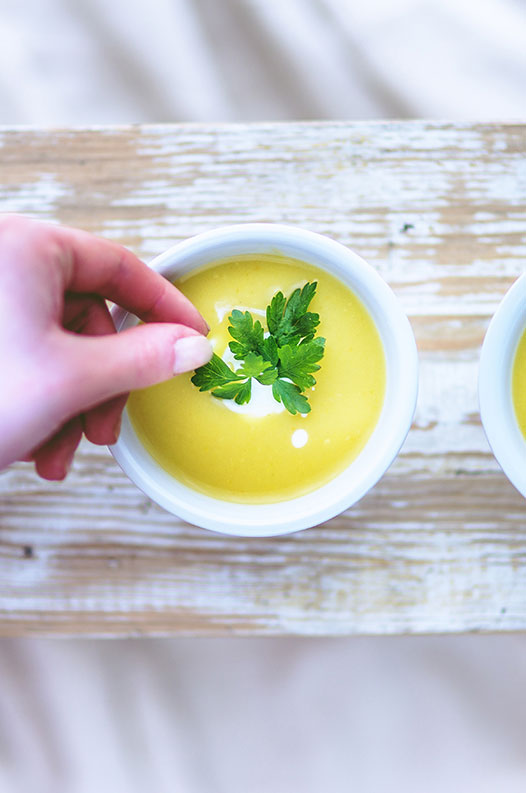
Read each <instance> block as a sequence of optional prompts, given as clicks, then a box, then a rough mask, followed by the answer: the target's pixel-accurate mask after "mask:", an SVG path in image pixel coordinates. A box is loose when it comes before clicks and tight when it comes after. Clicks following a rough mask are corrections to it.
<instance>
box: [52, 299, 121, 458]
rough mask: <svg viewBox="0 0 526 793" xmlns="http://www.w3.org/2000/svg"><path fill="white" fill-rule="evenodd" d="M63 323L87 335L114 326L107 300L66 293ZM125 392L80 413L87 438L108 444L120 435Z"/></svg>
mask: <svg viewBox="0 0 526 793" xmlns="http://www.w3.org/2000/svg"><path fill="white" fill-rule="evenodd" d="M63 322H64V326H65V327H66V328H68V329H69V330H73V331H77V332H82V333H85V334H86V335H88V336H105V335H107V334H112V333H115V326H114V324H113V320H112V318H111V315H110V312H109V311H108V307H107V306H106V303H105V302H104V301H103V300H102V299H101V298H98V297H94V296H91V295H89V296H85V295H71V294H69V295H68V298H67V300H66V304H65V307H64V317H63ZM127 397H128V395H127V394H123V395H122V396H119V397H115V398H114V399H110V400H108V401H107V402H103V403H102V404H101V405H97V406H96V407H94V408H92V409H91V410H88V411H87V412H86V413H85V414H84V415H83V416H82V424H83V427H84V433H85V435H86V437H87V439H88V440H89V441H91V442H92V443H96V444H99V445H101V446H104V445H106V444H107V445H111V444H113V443H115V442H116V440H117V438H118V436H119V430H120V423H121V414H122V411H123V409H124V406H125V404H126V400H127Z"/></svg>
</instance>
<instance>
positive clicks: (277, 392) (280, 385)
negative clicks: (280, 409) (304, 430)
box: [272, 378, 310, 416]
mask: <svg viewBox="0 0 526 793" xmlns="http://www.w3.org/2000/svg"><path fill="white" fill-rule="evenodd" d="M272 395H273V397H274V399H275V400H276V402H283V404H284V406H285V407H286V408H287V410H288V411H289V413H292V415H293V416H295V415H296V413H303V414H305V413H310V405H309V401H308V399H307V397H306V396H304V395H303V394H302V393H301V391H300V389H299V388H298V386H297V385H294V383H289V382H288V381H287V380H281V378H279V379H278V380H276V381H275V382H274V383H272Z"/></svg>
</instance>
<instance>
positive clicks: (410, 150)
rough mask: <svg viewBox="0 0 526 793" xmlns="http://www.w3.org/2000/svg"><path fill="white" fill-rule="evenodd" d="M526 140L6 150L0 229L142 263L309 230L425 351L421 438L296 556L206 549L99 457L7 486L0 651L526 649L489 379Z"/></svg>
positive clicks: (422, 135) (522, 557)
mask: <svg viewBox="0 0 526 793" xmlns="http://www.w3.org/2000/svg"><path fill="white" fill-rule="evenodd" d="M525 155H526V126H521V125H517V124H515V125H514V124H502V125H498V124H495V125H452V124H436V123H424V122H403V123H359V124H356V123H353V124H349V123H334V124H333V123H329V124H327V123H313V124H257V125H227V126H203V125H183V126H166V125H165V126H143V127H120V128H100V129H88V130H69V131H68V130H4V131H3V132H1V134H0V169H1V177H0V210H1V211H16V212H23V213H27V214H30V215H33V216H36V217H40V218H46V219H52V220H57V221H60V222H63V223H69V224H72V225H76V226H80V227H83V228H85V229H88V230H89V231H93V232H95V233H97V234H101V235H104V236H107V237H110V238H112V239H115V240H118V241H120V242H122V243H124V244H125V245H128V246H129V247H131V248H132V249H133V250H135V251H136V252H137V253H138V254H139V255H141V256H142V257H144V258H145V259H149V258H151V257H152V256H153V255H155V254H157V253H159V252H161V251H162V250H164V249H165V248H167V247H168V246H169V245H171V244H173V243H174V242H176V241H177V240H180V239H184V238H186V237H188V236H190V235H192V234H195V233H197V232H200V231H204V230H206V229H210V228H214V227H216V226H219V225H222V224H225V223H232V222H244V221H276V222H287V223H293V224H297V225H301V226H303V227H305V228H309V229H312V230H314V231H318V232H321V233H323V234H328V235H329V236H331V237H334V238H335V239H337V240H339V241H341V242H343V243H344V244H345V245H349V246H350V247H352V248H354V249H355V250H356V251H357V252H358V253H360V254H361V255H362V256H364V257H365V258H366V259H367V260H368V261H369V262H370V263H371V264H372V265H373V266H374V267H375V268H376V269H377V270H378V272H379V273H380V274H381V275H382V276H383V277H384V278H385V279H386V280H387V281H388V282H389V283H390V284H391V285H392V287H393V289H394V290H395V292H396V293H397V295H398V297H399V298H400V300H401V302H402V305H403V307H404V309H405V310H406V311H407V313H408V315H409V317H410V319H411V322H412V325H413V328H414V330H415V334H416V337H417V342H418V346H419V351H420V364H421V385H420V395H419V402H418V408H417V414H416V418H415V422H414V426H413V428H412V430H411V432H410V434H409V436H408V438H407V441H406V443H405V445H404V447H403V450H402V453H401V455H400V456H399V458H398V459H397V460H396V462H395V463H394V464H393V466H392V467H391V469H390V471H389V472H388V474H387V475H386V476H385V477H384V478H383V479H382V480H381V482H380V483H379V484H378V485H377V486H376V487H375V488H374V489H373V490H372V491H371V492H370V493H369V495H367V496H366V497H365V498H364V499H363V500H362V501H361V502H360V503H359V504H358V505H356V506H355V507H354V508H353V509H351V510H349V511H348V512H347V513H345V514H343V515H341V516H340V517H338V518H335V519H334V520H332V521H330V522H328V523H327V524H325V525H322V526H319V527H317V528H314V529H309V530H307V531H305V532H301V533H299V534H296V535H292V536H288V537H282V538H279V537H278V538H270V539H264V540H257V539H256V540H253V539H252V540H247V539H236V538H230V537H222V536H219V535H214V534H212V533H209V532H207V531H205V530H201V529H198V528H194V527H192V526H189V525H187V524H185V523H183V522H180V521H178V520H177V519H175V518H174V517H173V516H171V515H168V514H167V513H165V512H163V511H162V510H161V509H159V508H157V507H156V506H155V505H153V504H152V503H151V502H150V501H149V500H148V499H147V498H146V497H145V496H144V495H143V494H142V493H141V492H139V491H138V490H137V489H136V488H135V487H134V486H133V485H132V484H131V483H130V482H129V481H128V480H127V479H126V477H125V476H124V475H123V474H122V473H121V472H120V469H118V467H117V466H116V464H115V463H114V462H113V460H112V458H111V457H110V455H109V453H108V452H107V451H106V450H103V449H99V448H96V447H94V446H91V445H89V444H87V443H85V444H84V445H83V447H82V451H81V453H80V454H79V455H78V459H77V461H76V463H75V465H74V468H73V471H72V473H71V475H70V477H69V478H68V480H67V482H65V483H64V484H46V483H44V482H41V481H39V480H38V479H37V477H36V476H35V475H34V473H33V472H32V470H31V468H30V466H28V465H25V464H20V465H15V466H13V467H12V468H10V469H9V470H7V471H6V472H4V473H3V474H1V475H0V633H2V634H4V635H7V634H10V635H15V634H96V635H137V634H171V635H175V634H187V635H199V634H228V633H232V634H260V635H264V634H311V635H320V634H326V635H344V634H354V633H385V634H389V633H403V632H449V631H475V630H485V631H489V630H491V631H495V630H506V631H509V630H523V629H525V628H526V504H525V502H524V500H523V499H522V498H521V496H520V495H519V494H518V493H517V492H516V491H515V490H514V489H513V487H512V486H511V485H510V484H509V483H508V482H507V480H506V479H505V477H504V476H503V474H502V473H501V472H500V470H499V467H498V465H497V463H496V461H495V460H494V458H493V456H492V455H491V453H490V450H489V447H488V444H487V442H486V440H485V437H484V434H483V431H482V428H481V426H480V422H479V416H478V404H477V393H476V387H477V367H478V356H479V351H480V345H481V342H482V339H483V337H484V333H485V330H486V328H487V325H488V321H489V318H490V316H491V315H492V313H493V312H494V310H495V308H496V307H497V305H498V303H499V301H500V299H501V298H502V296H503V295H504V293H505V291H506V290H507V288H508V287H509V286H510V285H511V283H512V282H513V281H514V279H515V278H516V277H517V276H518V275H519V274H520V273H521V272H522V271H523V270H524V264H525V262H526V157H525Z"/></svg>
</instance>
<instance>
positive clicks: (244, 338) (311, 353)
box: [192, 281, 325, 416]
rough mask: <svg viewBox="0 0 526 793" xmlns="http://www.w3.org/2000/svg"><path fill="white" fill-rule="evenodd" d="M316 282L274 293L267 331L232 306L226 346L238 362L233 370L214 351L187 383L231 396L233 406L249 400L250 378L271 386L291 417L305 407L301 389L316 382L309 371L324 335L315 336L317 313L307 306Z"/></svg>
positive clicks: (220, 396) (319, 355)
mask: <svg viewBox="0 0 526 793" xmlns="http://www.w3.org/2000/svg"><path fill="white" fill-rule="evenodd" d="M316 287H317V283H316V282H315V281H313V282H312V283H307V284H305V285H304V286H303V287H302V288H301V289H295V290H294V291H293V292H292V294H291V295H290V297H289V298H288V299H287V298H285V296H284V295H283V293H282V292H277V293H276V294H275V295H274V297H273V298H272V300H271V302H270V305H269V306H267V311H266V319H267V327H268V335H266V336H265V331H264V329H263V326H262V324H261V322H260V321H259V320H255V321H254V319H253V317H252V315H251V313H250V312H249V311H240V310H239V309H234V310H233V311H232V313H231V314H230V316H229V318H228V319H229V322H230V324H229V326H228V331H229V333H230V335H231V336H232V338H233V341H231V342H230V343H229V345H228V346H229V348H230V351H231V352H232V354H233V355H234V358H235V360H237V361H241V362H242V363H241V365H240V366H239V367H238V368H237V369H236V370H235V371H234V369H233V368H232V367H230V366H229V365H228V364H226V363H225V362H224V361H223V360H222V359H221V358H219V356H218V355H215V354H214V355H213V356H212V360H211V361H210V362H209V363H207V364H205V366H201V367H200V368H199V369H197V370H196V372H195V374H194V376H193V377H192V383H193V384H194V385H196V386H197V387H198V388H199V390H200V391H211V393H212V396H215V397H217V398H218V399H234V400H235V401H236V402H237V404H238V405H242V404H245V403H246V402H249V401H250V397H251V393H252V378H255V379H256V380H257V381H258V382H259V383H261V384H262V385H265V386H272V394H273V396H274V399H275V400H276V401H277V402H281V403H283V405H284V407H285V408H286V409H287V410H288V411H289V413H291V414H292V415H293V416H294V415H296V414H297V413H301V414H303V415H305V414H306V413H309V411H310V409H311V408H310V405H309V401H308V398H307V396H306V395H305V394H304V393H303V392H304V391H306V390H307V389H308V388H312V386H314V385H315V384H316V379H315V378H314V376H313V372H317V371H318V370H319V369H320V365H319V363H318V361H320V360H321V358H322V357H323V354H324V350H325V339H324V338H322V337H317V338H316V329H317V327H318V325H319V323H320V317H319V315H318V314H315V313H313V312H311V311H309V310H308V308H309V305H310V303H311V301H312V299H313V297H314V295H315V294H316Z"/></svg>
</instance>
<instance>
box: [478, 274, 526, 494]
mask: <svg viewBox="0 0 526 793" xmlns="http://www.w3.org/2000/svg"><path fill="white" fill-rule="evenodd" d="M525 329H526V273H523V274H522V275H521V276H520V277H519V278H518V279H517V280H516V281H515V282H514V283H513V285H512V286H511V287H510V289H509V290H508V291H507V292H506V294H505V295H504V297H503V298H502V300H501V302H500V303H499V305H498V307H497V310H496V311H495V313H494V315H493V317H492V318H491V321H490V323H489V326H488V329H487V331H486V335H485V337H484V341H483V343H482V349H481V352H480V361H479V377H478V398H479V410H480V418H481V422H482V426H483V428H484V432H485V435H486V438H487V440H488V443H489V445H490V447H491V450H492V452H493V454H494V456H495V458H496V460H497V462H498V464H499V465H500V467H501V468H502V470H503V472H504V473H505V474H506V476H507V477H508V479H509V480H510V482H511V483H512V484H513V485H514V487H515V488H516V489H517V490H518V491H519V492H520V493H521V494H522V495H523V496H526V440H525V438H524V436H523V435H522V432H521V430H520V427H519V423H518V420H517V416H516V414H515V407H514V404H513V394H512V374H513V363H514V361H515V355H516V352H517V346H518V344H519V341H520V339H521V337H522V334H523V333H524V330H525Z"/></svg>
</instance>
